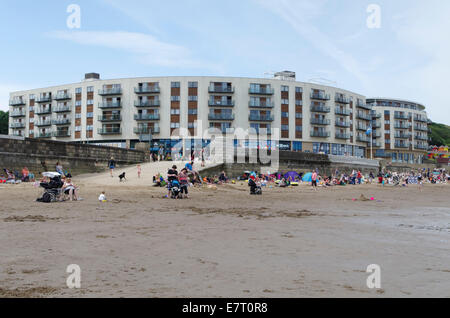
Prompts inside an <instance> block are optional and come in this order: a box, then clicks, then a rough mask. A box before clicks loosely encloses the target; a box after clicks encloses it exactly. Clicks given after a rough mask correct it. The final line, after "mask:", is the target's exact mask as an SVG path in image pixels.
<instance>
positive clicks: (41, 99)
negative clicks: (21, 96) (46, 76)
mask: <svg viewBox="0 0 450 318" xmlns="http://www.w3.org/2000/svg"><path fill="white" fill-rule="evenodd" d="M51 101H52V97H51V96H39V97H38V98H36V103H48V102H51Z"/></svg>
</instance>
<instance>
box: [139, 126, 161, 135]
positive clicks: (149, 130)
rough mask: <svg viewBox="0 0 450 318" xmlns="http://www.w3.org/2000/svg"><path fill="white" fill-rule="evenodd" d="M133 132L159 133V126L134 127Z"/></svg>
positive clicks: (143, 133)
mask: <svg viewBox="0 0 450 318" xmlns="http://www.w3.org/2000/svg"><path fill="white" fill-rule="evenodd" d="M133 132H134V133H135V134H137V135H148V134H159V132H160V129H159V127H134V129H133Z"/></svg>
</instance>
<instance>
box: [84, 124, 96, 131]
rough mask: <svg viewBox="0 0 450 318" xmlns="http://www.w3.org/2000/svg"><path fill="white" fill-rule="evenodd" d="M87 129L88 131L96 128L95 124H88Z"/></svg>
mask: <svg viewBox="0 0 450 318" xmlns="http://www.w3.org/2000/svg"><path fill="white" fill-rule="evenodd" d="M86 130H87V131H91V130H94V126H92V125H88V126H86Z"/></svg>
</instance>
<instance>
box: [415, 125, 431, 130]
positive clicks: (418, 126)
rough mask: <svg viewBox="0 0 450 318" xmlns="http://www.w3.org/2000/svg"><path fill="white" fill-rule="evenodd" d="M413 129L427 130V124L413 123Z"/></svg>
mask: <svg viewBox="0 0 450 318" xmlns="http://www.w3.org/2000/svg"><path fill="white" fill-rule="evenodd" d="M414 130H420V131H428V127H427V126H420V125H414Z"/></svg>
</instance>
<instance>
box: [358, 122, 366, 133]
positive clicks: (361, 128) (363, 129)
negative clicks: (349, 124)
mask: <svg viewBox="0 0 450 318" xmlns="http://www.w3.org/2000/svg"><path fill="white" fill-rule="evenodd" d="M356 129H357V130H362V131H367V129H369V126H367V125H361V124H360V123H358V125H356Z"/></svg>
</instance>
